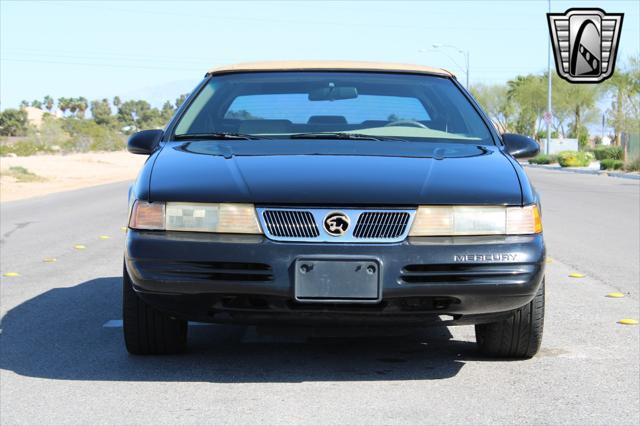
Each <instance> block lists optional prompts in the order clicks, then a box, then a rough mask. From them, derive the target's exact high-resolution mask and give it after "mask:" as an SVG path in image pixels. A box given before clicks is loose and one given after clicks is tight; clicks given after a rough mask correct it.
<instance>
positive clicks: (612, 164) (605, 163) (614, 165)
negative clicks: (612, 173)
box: [600, 158, 624, 170]
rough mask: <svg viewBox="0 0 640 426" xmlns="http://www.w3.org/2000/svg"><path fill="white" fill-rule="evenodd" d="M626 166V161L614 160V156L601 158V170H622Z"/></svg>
mask: <svg viewBox="0 0 640 426" xmlns="http://www.w3.org/2000/svg"><path fill="white" fill-rule="evenodd" d="M623 167H624V161H622V160H614V159H612V158H605V159H604V160H600V170H622V168H623Z"/></svg>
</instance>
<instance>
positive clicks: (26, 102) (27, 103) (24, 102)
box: [20, 100, 29, 109]
mask: <svg viewBox="0 0 640 426" xmlns="http://www.w3.org/2000/svg"><path fill="white" fill-rule="evenodd" d="M28 106H29V101H25V100H23V101H22V102H20V109H24V108H26V107H28Z"/></svg>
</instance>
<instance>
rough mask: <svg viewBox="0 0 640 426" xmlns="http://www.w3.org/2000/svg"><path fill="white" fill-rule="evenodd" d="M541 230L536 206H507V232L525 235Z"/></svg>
mask: <svg viewBox="0 0 640 426" xmlns="http://www.w3.org/2000/svg"><path fill="white" fill-rule="evenodd" d="M541 232H542V219H541V217H540V210H539V209H538V206H537V205H535V204H533V205H531V206H524V207H507V234H508V235H525V234H539V233H541Z"/></svg>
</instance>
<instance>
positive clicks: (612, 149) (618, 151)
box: [593, 146, 624, 161]
mask: <svg viewBox="0 0 640 426" xmlns="http://www.w3.org/2000/svg"><path fill="white" fill-rule="evenodd" d="M593 155H595V157H596V160H600V161H602V160H622V159H623V158H624V151H623V150H622V147H621V146H599V147H597V148H596V149H594V150H593Z"/></svg>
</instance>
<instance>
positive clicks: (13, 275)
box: [2, 272, 20, 277]
mask: <svg viewBox="0 0 640 426" xmlns="http://www.w3.org/2000/svg"><path fill="white" fill-rule="evenodd" d="M2 275H4V276H5V277H19V276H20V274H19V273H17V272H6V273H4V274H2Z"/></svg>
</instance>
